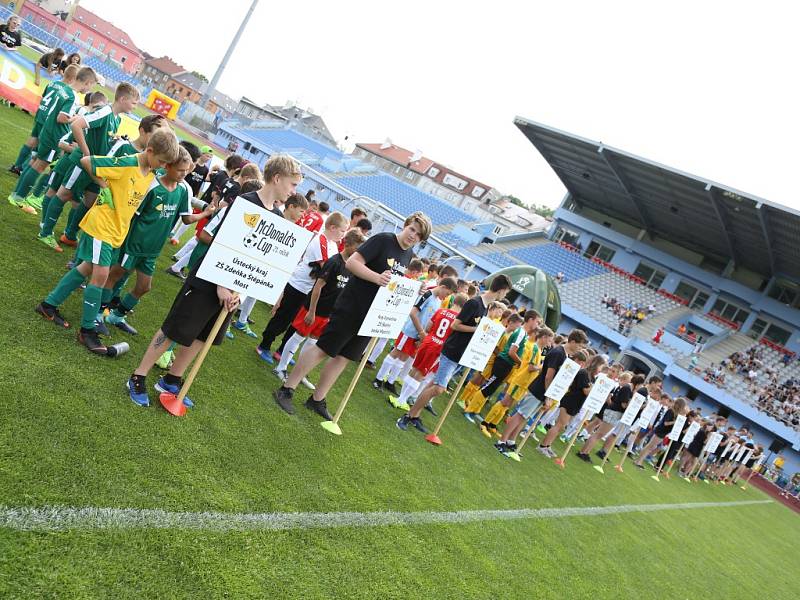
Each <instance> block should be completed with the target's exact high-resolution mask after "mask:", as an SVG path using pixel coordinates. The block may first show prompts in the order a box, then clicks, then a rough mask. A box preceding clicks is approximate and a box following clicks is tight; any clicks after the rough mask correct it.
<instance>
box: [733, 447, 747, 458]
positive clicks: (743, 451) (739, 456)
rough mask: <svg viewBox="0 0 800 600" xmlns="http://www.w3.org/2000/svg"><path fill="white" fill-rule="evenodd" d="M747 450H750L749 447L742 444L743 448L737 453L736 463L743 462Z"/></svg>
mask: <svg viewBox="0 0 800 600" xmlns="http://www.w3.org/2000/svg"><path fill="white" fill-rule="evenodd" d="M747 450H748V448H747V446H745V445H744V444H742V445H741V447H740V448H739V452H737V453H736V458H734V459H733V460H735V461H736V462H742V457H743V456H744V453H745V452H747Z"/></svg>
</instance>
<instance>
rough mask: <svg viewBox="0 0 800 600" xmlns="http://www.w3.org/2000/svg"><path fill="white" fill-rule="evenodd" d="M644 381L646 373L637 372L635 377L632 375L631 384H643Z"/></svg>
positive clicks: (634, 385)
mask: <svg viewBox="0 0 800 600" xmlns="http://www.w3.org/2000/svg"><path fill="white" fill-rule="evenodd" d="M643 383H644V375H642V374H641V373H636V375H634V376H633V377H631V385H632V386H633V387H636V386H639V385H642V384H643Z"/></svg>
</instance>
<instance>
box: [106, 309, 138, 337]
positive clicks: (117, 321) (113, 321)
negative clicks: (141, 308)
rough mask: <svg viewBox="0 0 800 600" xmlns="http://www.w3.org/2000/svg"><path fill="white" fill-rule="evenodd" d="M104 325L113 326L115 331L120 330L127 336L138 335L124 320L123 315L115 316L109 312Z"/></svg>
mask: <svg viewBox="0 0 800 600" xmlns="http://www.w3.org/2000/svg"><path fill="white" fill-rule="evenodd" d="M106 323H108V324H110V325H113V326H114V327H116V328H117V329H121V330H122V331H124V332H125V333H127V334H128V335H139V332H138V331H136V329H135V328H133V327H131V326H130V325H129V324H128V322H127V321H126V320H125V316H124V315H117V314H115V313H113V312H111V313H109V314H108V315H107V316H106Z"/></svg>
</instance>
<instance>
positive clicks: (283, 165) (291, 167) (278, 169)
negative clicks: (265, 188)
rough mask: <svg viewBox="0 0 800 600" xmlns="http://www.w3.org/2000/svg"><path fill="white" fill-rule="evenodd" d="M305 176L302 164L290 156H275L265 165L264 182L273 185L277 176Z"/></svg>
mask: <svg viewBox="0 0 800 600" xmlns="http://www.w3.org/2000/svg"><path fill="white" fill-rule="evenodd" d="M295 175H300V176H302V175H303V172H302V171H301V170H300V163H299V162H297V161H296V160H295V159H294V158H292V157H291V156H289V155H288V154H273V155H272V156H271V157H270V158H269V160H268V161H267V164H265V165H264V181H265V182H266V183H272V180H273V179H274V178H275V176H280V177H293V176H295Z"/></svg>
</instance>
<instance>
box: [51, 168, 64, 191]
mask: <svg viewBox="0 0 800 600" xmlns="http://www.w3.org/2000/svg"><path fill="white" fill-rule="evenodd" d="M63 179H64V176H63V175H62V174H61V173H59V172H58V171H56V170H55V169H53V170H52V171H50V177H48V178H47V187H48V188H50V189H51V190H53V191H54V192H57V191H58V188H60V187H61V182H62V181H63Z"/></svg>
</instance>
